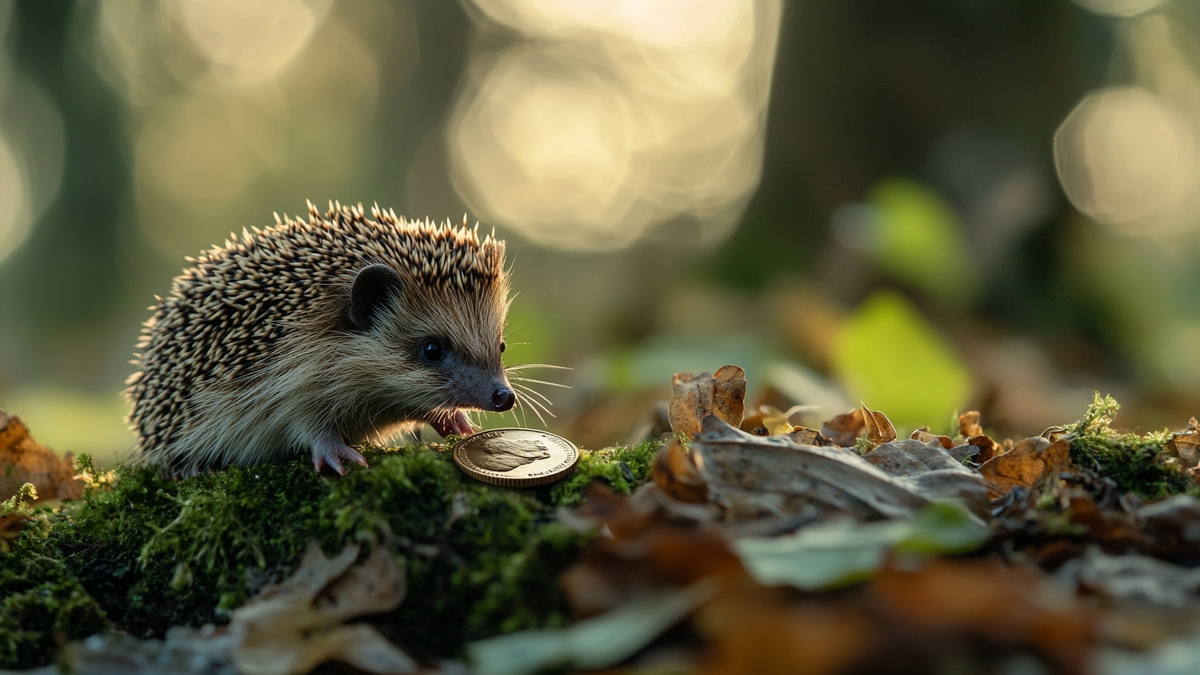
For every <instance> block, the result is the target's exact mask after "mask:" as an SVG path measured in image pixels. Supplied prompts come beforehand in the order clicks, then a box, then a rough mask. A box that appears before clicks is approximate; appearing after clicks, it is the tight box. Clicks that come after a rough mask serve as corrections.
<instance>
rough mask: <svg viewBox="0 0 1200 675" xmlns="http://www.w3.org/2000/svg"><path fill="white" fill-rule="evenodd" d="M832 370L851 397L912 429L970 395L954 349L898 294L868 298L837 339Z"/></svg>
mask: <svg viewBox="0 0 1200 675" xmlns="http://www.w3.org/2000/svg"><path fill="white" fill-rule="evenodd" d="M833 366H834V369H835V371H836V372H837V374H838V377H839V379H840V380H841V382H842V384H844V385H845V386H846V388H847V389H848V390H849V392H850V394H851V397H852V398H854V399H857V400H861V401H863V402H864V403H865V404H866V405H867V406H869V407H870V408H871V409H872V410H881V411H883V412H884V413H885V414H887V416H888V418H889V419H890V420H891V421H892V422H893V423H895V424H896V426H897V427H908V428H909V429H912V428H916V427H919V426H922V425H924V424H928V423H929V421H930V420H940V419H945V418H946V416H947V415H949V414H950V413H951V412H952V411H954V410H956V409H960V408H962V407H963V406H964V405H965V404H966V402H967V398H968V397H969V396H970V394H971V386H972V385H971V376H970V374H969V373H968V371H967V368H966V366H964V365H963V364H962V362H961V361H960V360H959V359H958V357H957V356H956V355H955V353H954V350H953V348H952V347H951V345H950V344H949V343H948V342H946V340H944V339H943V338H942V337H941V336H940V335H938V334H937V332H936V331H935V330H934V329H933V327H931V326H930V325H929V324H928V323H927V322H926V321H925V319H924V318H923V317H922V316H921V313H920V312H919V311H918V310H917V308H916V307H914V306H913V305H912V303H911V302H909V301H908V300H906V299H905V298H904V297H903V296H901V295H900V294H898V293H896V292H894V291H888V290H883V291H878V292H876V293H874V294H873V295H871V296H870V297H868V298H867V299H866V300H865V301H864V302H863V304H862V305H861V306H859V308H858V310H857V311H856V312H855V313H854V314H853V315H852V316H851V317H850V318H849V319H848V320H847V322H846V324H845V325H844V326H843V328H842V330H841V332H840V333H839V334H838V336H837V337H836V342H835V345H834V350H833Z"/></svg>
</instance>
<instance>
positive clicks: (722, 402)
mask: <svg viewBox="0 0 1200 675" xmlns="http://www.w3.org/2000/svg"><path fill="white" fill-rule="evenodd" d="M745 412H746V371H745V370H742V367H741V366H734V365H728V366H721V367H720V368H718V369H717V372H715V373H713V414H714V415H716V416H717V417H720V418H721V419H723V420H725V421H726V422H727V423H728V424H730V425H732V426H735V427H736V426H738V425H739V424H741V423H742V415H744V414H745Z"/></svg>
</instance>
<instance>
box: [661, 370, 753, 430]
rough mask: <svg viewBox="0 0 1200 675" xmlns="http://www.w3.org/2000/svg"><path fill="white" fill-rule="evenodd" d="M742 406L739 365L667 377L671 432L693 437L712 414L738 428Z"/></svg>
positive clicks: (742, 380)
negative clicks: (669, 385) (668, 381)
mask: <svg viewBox="0 0 1200 675" xmlns="http://www.w3.org/2000/svg"><path fill="white" fill-rule="evenodd" d="M745 406H746V371H745V370H742V368H741V367H739V366H734V365H728V366H721V367H720V368H718V369H717V372H716V373H714V374H712V375H709V374H708V373H701V374H700V375H698V376H694V377H693V376H692V374H691V373H676V374H675V376H674V377H672V378H671V404H670V406H669V407H668V409H667V419H668V420H669V421H670V423H671V430H672V431H674V432H676V433H682V434H686V435H687V436H688V437H691V438H694V437H695V436H696V434H698V433H700V428H701V425H702V422H703V421H704V418H705V417H708V416H709V415H716V416H717V417H719V418H721V419H722V420H724V421H725V422H727V423H729V424H732V425H733V426H738V425H739V424H741V423H742V415H743V414H744V413H745Z"/></svg>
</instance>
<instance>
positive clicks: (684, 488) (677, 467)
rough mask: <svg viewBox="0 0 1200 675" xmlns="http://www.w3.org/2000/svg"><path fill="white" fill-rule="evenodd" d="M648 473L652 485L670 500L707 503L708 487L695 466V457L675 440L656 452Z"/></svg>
mask: <svg viewBox="0 0 1200 675" xmlns="http://www.w3.org/2000/svg"><path fill="white" fill-rule="evenodd" d="M650 473H651V475H653V477H654V483H655V484H656V485H658V486H659V487H660V488H662V490H663V492H666V493H667V494H668V495H669V496H670V497H671V498H672V499H677V500H679V501H681V502H687V503H689V504H702V503H704V502H706V501H708V485H707V484H706V483H705V482H704V475H703V474H702V473H701V472H700V469H699V468H698V467H697V466H696V460H695V456H694V455H692V454H691V453H689V452H687V451H686V450H684V449H683V444H682V443H680V442H679V441H677V440H673V441H671V442H670V443H668V444H667V445H666V446H665V447H663V449H661V450H659V451H658V454H657V455H656V456H655V457H654V466H653V467H651V470H650Z"/></svg>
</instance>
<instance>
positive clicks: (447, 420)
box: [429, 410, 475, 438]
mask: <svg viewBox="0 0 1200 675" xmlns="http://www.w3.org/2000/svg"><path fill="white" fill-rule="evenodd" d="M429 426H431V427H433V430H434V431H436V432H438V433H439V434H441V436H442V438H445V437H447V436H449V435H450V434H457V435H459V436H470V435H471V434H473V433H475V430H474V429H473V428H471V422H470V420H468V419H467V413H465V412H463V411H461V410H447V411H444V412H440V413H438V414H435V415H434V416H433V417H432V418H431V419H430V420H429Z"/></svg>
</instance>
